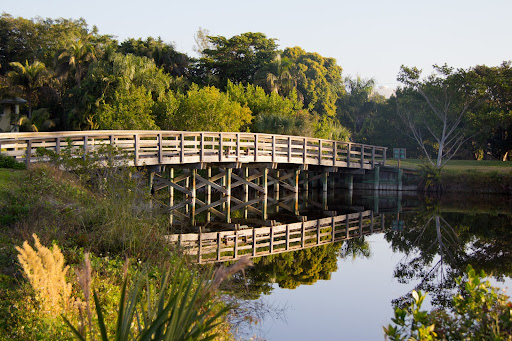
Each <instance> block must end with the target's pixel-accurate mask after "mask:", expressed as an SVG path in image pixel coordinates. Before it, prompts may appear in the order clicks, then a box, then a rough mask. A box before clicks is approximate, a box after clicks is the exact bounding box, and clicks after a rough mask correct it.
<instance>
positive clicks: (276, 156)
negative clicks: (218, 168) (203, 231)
mask: <svg viewBox="0 0 512 341" xmlns="http://www.w3.org/2000/svg"><path fill="white" fill-rule="evenodd" d="M105 145H111V146H115V147H116V148H118V149H119V150H120V151H122V152H124V153H125V155H126V153H128V155H130V157H129V158H128V160H125V164H127V165H135V166H142V165H158V164H187V163H198V162H206V163H215V162H240V163H253V162H276V163H292V164H308V165H321V166H332V167H349V168H365V169H371V168H373V167H374V166H375V165H383V164H385V162H386V149H387V148H385V147H379V146H371V145H365V144H360V143H353V142H343V141H333V140H325V139H317V138H310V137H302V136H286V135H272V134H258V133H230V132H187V131H145V130H142V131H140V130H137V131H134V130H103V131H101V130H97V131H95V130H91V131H72V132H49V133H44V132H41V133H0V151H1V153H2V154H5V155H10V156H13V157H14V158H16V159H17V160H18V161H20V162H25V163H26V164H27V165H29V164H30V163H33V162H40V161H45V160H46V159H47V158H44V157H43V156H41V155H40V153H37V150H38V149H39V148H44V149H46V150H50V151H53V152H55V153H60V152H62V150H63V149H64V148H68V149H69V150H71V153H72V154H73V155H75V156H76V157H82V156H84V155H87V154H88V153H92V152H94V151H96V150H98V149H99V148H100V147H101V146H105Z"/></svg>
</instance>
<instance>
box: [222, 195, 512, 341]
mask: <svg viewBox="0 0 512 341" xmlns="http://www.w3.org/2000/svg"><path fill="white" fill-rule="evenodd" d="M322 199H324V202H323V203H322V205H319V204H318V202H322ZM511 200H512V199H511V198H509V197H501V196H490V195H488V196H467V195H463V196H456V195H451V196H447V195H446V196H443V197H442V198H437V199H432V198H430V199H424V198H421V197H420V196H419V195H417V194H415V193H409V194H406V192H404V193H382V192H380V193H362V192H354V193H350V195H347V194H346V193H345V194H342V195H337V194H336V193H334V194H330V195H329V197H328V198H327V201H325V198H322V196H321V195H317V196H315V195H314V193H313V195H310V197H309V198H302V200H299V201H298V202H297V207H298V209H295V210H294V211H295V212H294V213H295V215H296V216H297V217H299V218H300V219H301V220H302V221H304V220H306V221H320V220H321V219H324V218H326V217H341V216H342V215H347V214H349V215H353V214H354V213H357V212H365V214H370V213H371V216H370V215H368V216H365V217H366V218H364V220H363V218H360V220H359V221H360V223H359V224H360V225H359V226H357V221H356V224H355V227H354V228H351V229H350V231H349V232H350V236H349V238H345V236H344V235H343V233H344V232H343V233H341V234H340V236H341V240H340V239H338V234H336V238H334V239H332V240H334V242H329V237H328V236H327V237H325V236H323V235H322V237H320V236H318V239H317V240H318V241H322V242H321V243H320V244H321V245H319V246H314V243H312V244H307V243H305V244H304V243H303V245H302V246H303V247H302V248H301V247H299V246H300V245H298V244H300V243H297V245H298V246H297V247H298V249H293V248H292V246H291V245H292V243H291V242H290V243H288V241H286V250H287V249H288V248H289V249H290V251H286V250H285V248H284V246H283V248H281V249H279V247H278V246H277V245H275V246H274V250H278V251H279V252H276V253H271V254H270V255H268V256H263V257H255V258H254V259H253V261H254V267H252V268H250V269H247V270H246V272H245V278H243V277H242V276H240V277H239V278H238V285H239V287H238V288H237V287H235V288H234V289H233V288H232V290H233V291H234V292H235V293H236V295H237V296H238V297H239V299H241V300H242V301H243V302H245V304H246V305H247V307H249V308H248V309H253V310H254V315H255V316H256V317H257V318H258V324H257V325H255V326H254V325H253V326H252V327H250V328H249V327H248V326H247V325H240V328H239V332H240V335H241V336H244V337H246V338H248V337H253V338H256V339H265V340H311V339H318V340H330V339H350V340H382V339H384V336H383V330H382V327H383V326H385V325H387V324H389V323H390V322H391V318H392V316H393V309H394V307H395V306H396V305H397V304H400V302H403V300H404V299H406V298H407V296H408V295H409V294H410V292H411V291H412V290H413V289H421V290H422V291H427V292H429V300H428V302H427V306H426V308H429V307H430V306H435V307H443V306H447V305H449V304H450V297H451V294H453V293H454V292H455V290H456V289H455V281H454V279H455V278H456V277H458V276H461V275H462V274H463V272H464V270H465V269H466V267H467V265H468V264H471V265H472V266H473V267H475V268H476V269H478V270H479V269H483V270H484V271H485V272H486V273H488V274H492V276H493V277H492V281H493V283H494V284H496V285H497V286H501V287H510V285H511V283H512V282H511V281H510V275H511V274H512V205H511V204H512V201H511ZM284 206H286V205H284ZM284 206H283V207H284ZM368 212H370V213H368ZM362 214H363V213H361V216H362ZM292 217H293V214H291V212H290V210H286V209H281V210H277V209H274V211H273V213H272V214H270V218H271V219H272V220H273V221H274V224H275V225H277V226H279V223H280V222H283V221H284V222H286V224H289V226H292V225H290V224H291V221H293V219H292ZM370 217H371V221H370ZM340 219H341V218H340ZM333 221H334V220H333ZM370 222H371V224H370ZM303 225H304V224H303ZM347 226H348V225H347ZM351 226H352V225H351ZM319 230H320V228H319ZM352 230H353V232H352ZM276 231H277V229H276ZM336 231H337V230H336ZM336 231H335V233H338V232H336ZM327 232H329V231H327ZM358 232H359V233H358ZM347 233H348V232H347ZM352 233H353V234H352ZM289 234H291V232H287V234H286V236H287V237H286V239H284V237H283V238H282V239H280V240H281V241H283V243H282V244H283V245H284V244H285V243H284V240H288V235H289ZM327 234H328V233H327ZM303 235H304V234H303ZM315 238H317V237H315ZM321 238H322V239H321ZM290 240H291V241H293V238H291V239H290ZM274 243H276V242H274ZM219 244H220V239H219ZM288 244H290V246H289V245H288ZM265 245H267V244H265ZM293 245H295V244H293ZM249 249H250V248H249ZM267 249H268V248H267ZM272 249H273V247H272V246H270V250H272ZM292 249H293V250H292ZM218 253H219V254H220V249H219V251H218ZM231 255H233V254H230V257H231Z"/></svg>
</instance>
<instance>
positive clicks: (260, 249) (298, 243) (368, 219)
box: [166, 210, 384, 263]
mask: <svg viewBox="0 0 512 341" xmlns="http://www.w3.org/2000/svg"><path fill="white" fill-rule="evenodd" d="M383 231H384V216H383V215H381V214H376V215H374V213H373V212H372V211H371V210H367V211H364V212H358V213H349V214H344V215H338V216H333V217H327V218H321V219H315V220H309V221H304V222H297V223H290V224H282V225H277V226H269V227H257V228H246V229H240V230H235V231H220V232H202V233H187V234H171V235H168V236H166V238H167V240H168V241H169V242H171V243H173V244H175V245H177V246H178V247H180V248H182V250H183V252H184V254H186V255H190V256H194V255H195V256H197V260H198V263H209V262H222V261H231V260H236V259H239V258H240V257H243V256H250V257H260V256H268V255H273V254H278V253H283V252H290V251H297V250H303V249H306V248H310V247H314V246H319V245H325V244H331V243H335V242H340V241H345V240H349V239H352V238H358V237H362V236H364V235H370V234H373V233H378V232H383Z"/></svg>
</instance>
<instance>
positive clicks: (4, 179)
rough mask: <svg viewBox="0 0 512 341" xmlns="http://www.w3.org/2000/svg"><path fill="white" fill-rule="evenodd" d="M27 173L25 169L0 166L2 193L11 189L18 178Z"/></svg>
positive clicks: (0, 188) (0, 189) (0, 190)
mask: <svg viewBox="0 0 512 341" xmlns="http://www.w3.org/2000/svg"><path fill="white" fill-rule="evenodd" d="M23 174H25V171H23V170H17V169H8V168H0V195H1V194H2V193H5V192H6V191H8V190H9V188H10V187H11V186H13V184H14V183H15V180H16V178H19V177H21V176H22V175H23Z"/></svg>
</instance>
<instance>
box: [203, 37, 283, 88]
mask: <svg viewBox="0 0 512 341" xmlns="http://www.w3.org/2000/svg"><path fill="white" fill-rule="evenodd" d="M208 39H209V41H210V44H211V48H206V49H204V50H202V54H203V56H204V57H202V58H201V59H200V60H199V63H198V64H197V67H196V71H195V72H196V78H197V79H196V81H198V82H199V83H202V84H208V85H215V86H217V87H218V88H221V89H224V88H225V87H226V85H227V83H228V80H230V81H231V82H233V83H235V84H236V83H242V84H249V83H251V84H252V83H253V82H254V75H255V74H256V71H258V70H259V69H261V68H262V67H265V66H266V65H268V64H270V63H271V62H272V60H273V59H274V57H275V56H276V54H277V46H278V45H277V43H276V39H273V38H267V36H266V35H264V34H263V33H252V32H247V33H243V34H240V35H237V36H233V37H231V38H229V39H227V38H225V37H223V36H209V37H208Z"/></svg>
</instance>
